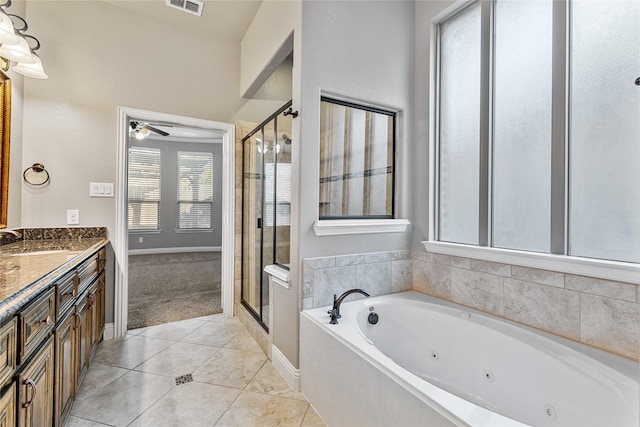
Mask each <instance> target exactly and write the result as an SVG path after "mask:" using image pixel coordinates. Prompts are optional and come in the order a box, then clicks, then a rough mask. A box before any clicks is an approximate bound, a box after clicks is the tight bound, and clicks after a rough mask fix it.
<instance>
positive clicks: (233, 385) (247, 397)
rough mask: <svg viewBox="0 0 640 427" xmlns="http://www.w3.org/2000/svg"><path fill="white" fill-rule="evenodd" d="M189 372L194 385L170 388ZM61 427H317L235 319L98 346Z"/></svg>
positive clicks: (145, 332) (142, 332)
mask: <svg viewBox="0 0 640 427" xmlns="http://www.w3.org/2000/svg"><path fill="white" fill-rule="evenodd" d="M186 374H191V376H192V378H193V381H190V382H186V383H183V384H179V385H177V384H176V377H179V376H182V375H186ZM66 426H67V427H78V426H83V427H96V426H136V427H137V426H153V427H164V426H167V427H169V426H176V427H192V426H242V427H250V426H296V427H298V426H301V427H316V426H324V423H323V422H322V420H321V419H320V417H319V416H318V415H317V414H316V412H315V411H314V410H313V408H311V406H310V405H309V403H308V402H307V400H306V399H305V397H304V396H303V395H302V394H300V393H297V392H294V391H292V390H291V389H289V388H288V386H287V384H286V382H285V381H284V380H283V379H282V377H281V376H280V375H279V374H278V372H277V371H276V370H275V369H274V368H273V366H272V365H271V362H270V361H269V360H268V359H267V356H265V354H264V352H263V351H262V350H261V349H260V347H259V346H258V345H257V344H256V342H255V341H254V340H253V338H252V337H251V335H249V333H248V332H247V330H246V329H245V327H244V326H243V325H242V324H241V323H240V322H239V321H238V319H237V318H226V317H225V316H224V315H222V314H215V315H212V316H206V317H199V318H196V319H189V320H182V321H179V322H173V323H166V324H162V325H157V326H152V327H149V328H142V329H136V330H132V331H129V332H128V333H127V335H126V336H125V337H124V338H121V339H117V340H110V341H105V342H103V343H101V344H100V345H99V346H98V349H97V350H96V354H95V356H94V357H93V360H92V363H91V366H90V368H89V371H88V372H87V375H86V377H85V379H84V382H83V383H82V386H81V387H80V390H79V392H78V396H77V398H76V402H75V403H74V406H73V408H72V409H71V415H70V416H69V418H68V420H67V423H66Z"/></svg>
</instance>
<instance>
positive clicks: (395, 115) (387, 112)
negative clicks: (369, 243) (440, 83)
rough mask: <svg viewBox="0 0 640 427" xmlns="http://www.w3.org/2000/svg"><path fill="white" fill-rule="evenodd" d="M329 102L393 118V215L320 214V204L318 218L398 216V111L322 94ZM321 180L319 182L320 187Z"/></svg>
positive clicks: (369, 218) (390, 217) (363, 218)
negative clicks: (396, 197) (396, 198)
mask: <svg viewBox="0 0 640 427" xmlns="http://www.w3.org/2000/svg"><path fill="white" fill-rule="evenodd" d="M322 102H327V103H330V104H336V105H341V106H343V107H349V108H354V109H358V110H363V111H368V112H372V113H376V114H382V115H385V116H389V117H391V118H392V127H393V129H392V131H391V132H392V135H393V140H392V142H391V145H392V147H391V151H392V164H391V169H392V170H391V194H390V195H389V196H388V197H390V198H391V215H320V206H318V220H319V221H344V220H356V221H357V220H390V219H395V218H396V200H395V196H396V163H397V159H396V155H397V149H396V148H397V139H398V124H397V122H398V112H397V111H393V110H390V109H383V108H380V107H375V106H371V105H366V104H362V103H356V102H353V101H347V100H343V99H339V98H336V97H333V96H326V95H321V96H320V103H322ZM318 181H320V180H318ZM320 184H321V182H318V187H320Z"/></svg>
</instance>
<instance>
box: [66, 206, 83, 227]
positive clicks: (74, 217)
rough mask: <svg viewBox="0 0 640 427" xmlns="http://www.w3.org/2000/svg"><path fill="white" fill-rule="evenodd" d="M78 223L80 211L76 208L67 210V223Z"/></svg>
mask: <svg viewBox="0 0 640 427" xmlns="http://www.w3.org/2000/svg"><path fill="white" fill-rule="evenodd" d="M78 224H80V211H79V210H78V209H69V210H67V225H78Z"/></svg>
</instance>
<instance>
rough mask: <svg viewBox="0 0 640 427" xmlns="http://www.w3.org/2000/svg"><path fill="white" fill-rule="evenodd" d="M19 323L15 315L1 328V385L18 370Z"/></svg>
mask: <svg viewBox="0 0 640 427" xmlns="http://www.w3.org/2000/svg"><path fill="white" fill-rule="evenodd" d="M17 324H18V321H17V320H16V318H15V317H14V318H13V319H11V321H10V322H9V323H7V324H6V325H4V326H3V327H2V328H0V387H1V386H3V385H4V384H5V382H6V381H7V380H8V379H9V378H11V376H12V375H13V372H14V371H15V370H16V359H17V357H16V346H17V345H18V339H17V333H16V332H17V329H18V328H17Z"/></svg>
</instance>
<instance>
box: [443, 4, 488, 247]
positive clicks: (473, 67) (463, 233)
mask: <svg viewBox="0 0 640 427" xmlns="http://www.w3.org/2000/svg"><path fill="white" fill-rule="evenodd" d="M440 29H441V38H440V48H441V54H440V85H441V86H440V175H439V180H440V200H439V209H440V240H443V241H448V242H457V243H469V244H477V243H478V218H479V212H478V211H479V206H478V197H479V195H478V194H479V185H480V183H479V173H480V172H479V168H480V163H479V162H480V157H479V154H480V3H479V2H478V3H476V4H475V5H473V6H471V7H469V8H468V9H467V10H465V11H464V12H463V13H461V14H459V15H456V16H455V17H453V18H452V19H450V20H448V21H446V22H445V23H443V24H441V28H440Z"/></svg>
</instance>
